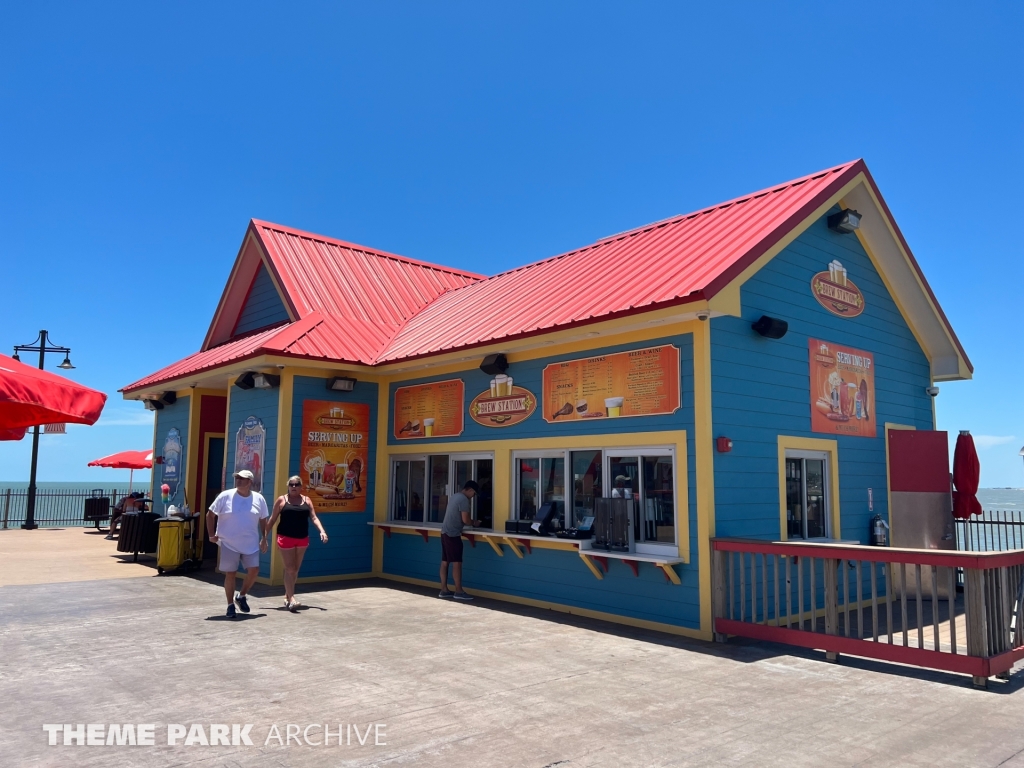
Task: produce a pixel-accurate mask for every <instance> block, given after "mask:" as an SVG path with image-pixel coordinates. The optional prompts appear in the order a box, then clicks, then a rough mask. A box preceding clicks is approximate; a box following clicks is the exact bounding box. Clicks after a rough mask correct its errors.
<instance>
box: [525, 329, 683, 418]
mask: <svg viewBox="0 0 1024 768" xmlns="http://www.w3.org/2000/svg"><path fill="white" fill-rule="evenodd" d="M680 389H681V386H680V374H679V349H678V348H676V347H674V346H672V345H670V344H667V345H664V346H661V347H648V348H646V349H634V350H630V351H629V352H617V353H615V354H612V355H599V356H597V357H586V358H582V359H580V360H567V361H566V362H564V363H552V364H551V365H549V366H547V367H546V368H545V369H544V384H543V391H544V394H543V398H544V420H545V421H547V422H562V421H580V420H584V419H611V418H616V417H619V416H655V415H659V414H666V413H675V412H676V411H677V410H678V409H679V403H680Z"/></svg>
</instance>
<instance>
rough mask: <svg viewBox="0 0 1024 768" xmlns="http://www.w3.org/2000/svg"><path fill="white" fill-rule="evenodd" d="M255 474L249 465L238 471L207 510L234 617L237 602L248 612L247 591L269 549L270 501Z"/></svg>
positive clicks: (209, 528) (253, 581) (211, 537)
mask: <svg viewBox="0 0 1024 768" xmlns="http://www.w3.org/2000/svg"><path fill="white" fill-rule="evenodd" d="M252 481H253V475H252V472H250V471H249V470H248V469H241V470H239V471H238V472H235V487H234V488H231V489H229V490H227V491H224V492H223V493H221V494H220V495H219V496H218V497H217V498H216V499H214V500H213V504H211V505H210V509H209V510H207V512H206V529H207V530H208V531H211V534H210V541H211V542H212V543H213V544H217V545H218V546H219V547H220V552H219V555H218V558H217V570H218V571H220V572H221V573H223V574H224V593H225V594H226V595H227V597H228V611H227V617H228V618H229V619H233V618H235V603H238V607H239V608H240V609H241V611H242V613H248V612H249V602H248V601H247V600H246V597H245V596H246V595H247V594H248V593H249V590H250V589H252V585H253V584H255V583H256V577H257V576H259V574H260V552H266V551H267V548H268V545H267V530H268V528H267V518H269V517H270V511H269V510H268V509H267V501H266V499H264V498H263V496H262V495H260V494H259V493H258V492H256V491H254V490H253V489H252ZM239 563H241V565H242V566H244V567H245V580H244V581H243V582H242V588H241V589H240V590H238V596H237V597H236V596H235V572H236V571H237V570H238V565H239Z"/></svg>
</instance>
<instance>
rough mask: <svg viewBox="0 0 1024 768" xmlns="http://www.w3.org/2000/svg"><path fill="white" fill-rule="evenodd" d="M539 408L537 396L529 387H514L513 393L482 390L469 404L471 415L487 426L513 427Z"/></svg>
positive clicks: (474, 419)
mask: <svg viewBox="0 0 1024 768" xmlns="http://www.w3.org/2000/svg"><path fill="white" fill-rule="evenodd" d="M535 410H537V398H536V397H534V396H533V393H532V392H530V390H528V389H523V388H522V387H515V386H514V387H512V392H511V394H492V390H488V391H486V392H481V393H480V394H479V395H477V396H476V397H474V398H473V402H471V403H470V404H469V416H470V418H471V419H473V421H475V422H476V423H477V424H481V425H483V426H485V427H511V426H513V425H515V424H518V423H520V422H522V421H526V419H528V418H530V416H531V415H532V414H533V412H534V411H535Z"/></svg>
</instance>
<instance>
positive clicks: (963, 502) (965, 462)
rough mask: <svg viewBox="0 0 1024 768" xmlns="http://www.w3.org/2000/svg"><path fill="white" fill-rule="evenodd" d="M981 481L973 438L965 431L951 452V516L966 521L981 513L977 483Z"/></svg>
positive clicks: (979, 465) (979, 464)
mask: <svg viewBox="0 0 1024 768" xmlns="http://www.w3.org/2000/svg"><path fill="white" fill-rule="evenodd" d="M980 480H981V462H979V461H978V451H977V450H976V449H975V448H974V438H973V437H971V433H970V432H967V431H966V430H964V431H961V432H960V435H959V436H958V437H957V439H956V448H955V449H954V450H953V485H955V486H956V490H955V491H953V516H954V517H959V518H961V519H963V520H966V519H967V518H969V517H970V516H971V515H980V514H981V513H982V509H981V502H980V501H978V497H977V495H976V494H977V493H978V483H979V482H980Z"/></svg>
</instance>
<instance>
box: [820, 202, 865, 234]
mask: <svg viewBox="0 0 1024 768" xmlns="http://www.w3.org/2000/svg"><path fill="white" fill-rule="evenodd" d="M860 218H861V217H860V214H859V213H857V211H854V210H852V209H850V208H844V209H843V210H841V211H840V212H839V213H833V214H832V215H831V216H829V217H828V228H829V229H831V230H832V231H833V232H838V233H839V234H840V235H849V234H850V233H851V232H856V231H857V230H858V229H859V228H860Z"/></svg>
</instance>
